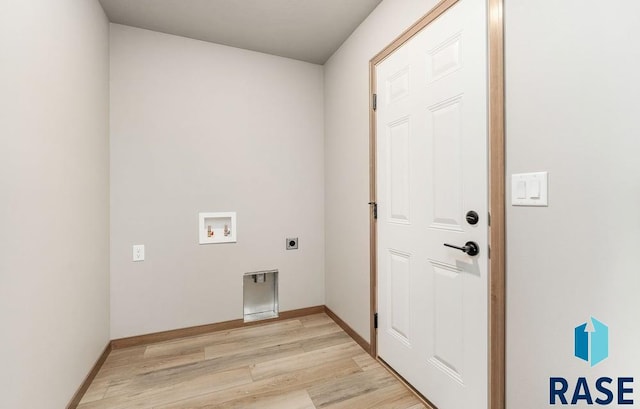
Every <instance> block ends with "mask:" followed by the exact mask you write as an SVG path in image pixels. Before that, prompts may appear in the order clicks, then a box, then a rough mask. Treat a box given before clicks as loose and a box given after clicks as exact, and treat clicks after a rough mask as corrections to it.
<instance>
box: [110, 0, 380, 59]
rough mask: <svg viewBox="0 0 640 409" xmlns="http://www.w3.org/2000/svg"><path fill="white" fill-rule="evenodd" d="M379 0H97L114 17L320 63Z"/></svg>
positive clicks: (336, 47) (188, 35)
mask: <svg viewBox="0 0 640 409" xmlns="http://www.w3.org/2000/svg"><path fill="white" fill-rule="evenodd" d="M381 1H382V0H100V3H101V4H102V7H103V8H104V10H105V12H106V13H107V16H108V17H109V20H110V21H111V22H113V23H118V24H124V25H128V26H133V27H139V28H145V29H148V30H154V31H159V32H162V33H167V34H174V35H179V36H183V37H189V38H194V39H197V40H203V41H209V42H212V43H217V44H224V45H228V46H232V47H238V48H244V49H247V50H253V51H259V52H263V53H267V54H273V55H279V56H281V57H288V58H294V59H296V60H302V61H307V62H311V63H315V64H324V63H325V62H326V61H327V60H328V59H329V57H330V56H331V55H332V54H333V53H334V52H335V51H336V50H337V49H338V48H339V47H340V45H341V44H342V43H343V42H344V40H346V39H347V37H349V35H350V34H351V33H352V32H353V30H355V29H356V27H358V25H359V24H360V23H361V22H362V21H363V20H364V19H365V18H366V17H367V16H368V15H369V13H371V11H372V10H373V9H374V8H375V7H376V6H377V5H378V4H379V3H380V2H381Z"/></svg>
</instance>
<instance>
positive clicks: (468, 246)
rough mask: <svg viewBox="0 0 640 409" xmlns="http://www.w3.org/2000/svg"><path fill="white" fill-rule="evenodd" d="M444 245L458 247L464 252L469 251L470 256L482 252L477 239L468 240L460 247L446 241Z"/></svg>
mask: <svg viewBox="0 0 640 409" xmlns="http://www.w3.org/2000/svg"><path fill="white" fill-rule="evenodd" d="M444 245H445V246H446V247H451V248H452V249H458V250H460V251H462V252H463V253H467V254H468V255H470V256H476V255H478V253H480V247H479V246H478V243H476V242H475V241H468V242H466V243H465V244H464V246H463V247H458V246H454V245H453V244H447V243H444Z"/></svg>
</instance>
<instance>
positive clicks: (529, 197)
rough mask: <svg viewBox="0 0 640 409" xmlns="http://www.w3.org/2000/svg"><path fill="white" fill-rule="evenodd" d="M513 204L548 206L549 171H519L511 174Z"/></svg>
mask: <svg viewBox="0 0 640 409" xmlns="http://www.w3.org/2000/svg"><path fill="white" fill-rule="evenodd" d="M511 205H512V206H548V205H549V195H548V173H547V172H535V173H517V174H513V175H511Z"/></svg>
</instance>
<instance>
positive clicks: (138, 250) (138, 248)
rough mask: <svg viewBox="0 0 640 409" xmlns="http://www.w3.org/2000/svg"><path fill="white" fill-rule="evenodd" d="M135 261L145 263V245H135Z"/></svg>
mask: <svg viewBox="0 0 640 409" xmlns="http://www.w3.org/2000/svg"><path fill="white" fill-rule="evenodd" d="M133 261H144V244H134V245H133Z"/></svg>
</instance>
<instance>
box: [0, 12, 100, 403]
mask: <svg viewBox="0 0 640 409" xmlns="http://www.w3.org/2000/svg"><path fill="white" fill-rule="evenodd" d="M108 27H109V26H108V22H107V19H106V17H105V15H104V13H103V11H102V8H101V7H100V5H99V4H98V2H97V1H93V0H90V1H87V0H59V1H55V2H53V1H47V0H31V1H23V0H5V1H2V2H0V90H1V91H0V324H1V328H2V330H1V331H0V363H1V364H0V385H2V387H1V388H0V389H1V390H2V392H0V407H1V408H30V409H40V408H41V409H50V408H62V407H65V406H66V405H67V403H69V401H70V399H71V397H72V396H73V394H74V393H75V391H76V389H77V388H78V387H79V386H80V384H81V383H82V381H83V380H84V378H85V376H86V375H87V373H88V372H89V370H90V369H91V367H92V366H93V364H94V363H95V361H96V359H97V358H98V357H99V356H100V354H101V352H102V351H103V349H104V348H105V346H106V344H107V342H108V341H109V191H108V189H109V139H108V138H109V130H108V125H109V122H108V115H109V83H108V80H109V74H108V69H109V61H108V59H109V48H108Z"/></svg>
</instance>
